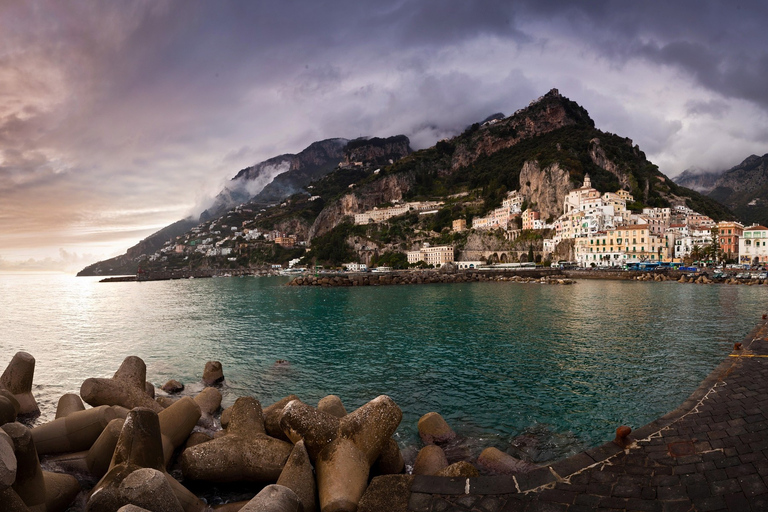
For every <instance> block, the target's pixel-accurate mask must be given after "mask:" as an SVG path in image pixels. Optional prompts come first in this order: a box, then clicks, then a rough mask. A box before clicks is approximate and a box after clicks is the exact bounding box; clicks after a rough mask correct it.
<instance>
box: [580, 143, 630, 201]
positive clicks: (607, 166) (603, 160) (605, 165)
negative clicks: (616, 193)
mask: <svg viewBox="0 0 768 512" xmlns="http://www.w3.org/2000/svg"><path fill="white" fill-rule="evenodd" d="M628 145H629V146H630V147H631V146H632V141H631V140H628ZM589 158H591V159H592V162H594V164H595V165H596V166H598V167H600V168H601V169H604V170H606V171H608V172H610V173H611V174H613V175H614V176H616V178H617V179H618V180H619V185H621V188H622V189H624V190H630V189H631V183H630V180H629V173H628V172H627V171H626V170H624V169H620V168H619V166H618V165H616V163H614V162H613V161H611V160H610V159H609V158H608V156H606V154H605V150H604V149H603V147H602V146H601V145H600V139H598V138H594V139H592V140H590V141H589Z"/></svg>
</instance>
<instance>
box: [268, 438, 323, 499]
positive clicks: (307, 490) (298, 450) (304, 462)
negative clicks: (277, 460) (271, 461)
mask: <svg viewBox="0 0 768 512" xmlns="http://www.w3.org/2000/svg"><path fill="white" fill-rule="evenodd" d="M277 484H278V485H283V486H285V487H288V488H289V489H290V490H292V491H293V492H295V493H296V496H298V498H299V501H300V502H301V504H302V507H303V509H304V512H315V510H317V501H316V499H315V496H316V495H317V485H316V484H315V474H314V471H313V470H312V463H311V462H310V461H309V455H308V454H307V449H306V448H305V447H304V441H299V442H298V443H296V445H295V446H294V447H293V450H292V451H291V455H290V456H289V457H288V461H287V462H286V463H285V467H284V468H283V471H282V472H281V473H280V478H278V479H277Z"/></svg>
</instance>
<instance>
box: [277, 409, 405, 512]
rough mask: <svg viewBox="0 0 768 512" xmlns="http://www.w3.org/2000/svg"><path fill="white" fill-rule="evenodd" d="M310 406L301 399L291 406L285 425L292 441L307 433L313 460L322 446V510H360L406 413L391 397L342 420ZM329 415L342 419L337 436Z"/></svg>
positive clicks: (318, 460)
mask: <svg viewBox="0 0 768 512" xmlns="http://www.w3.org/2000/svg"><path fill="white" fill-rule="evenodd" d="M306 407H307V406H306V404H302V403H301V402H299V401H298V400H294V401H293V402H291V403H289V404H288V405H287V406H285V408H284V409H283V416H282V418H281V419H280V424H281V425H282V426H283V427H284V430H286V434H288V436H289V437H291V435H292V434H294V435H295V434H296V433H298V434H300V435H301V437H302V438H303V439H304V443H305V444H306V446H307V452H308V453H309V454H310V457H311V456H312V452H313V451H315V450H316V449H317V447H322V448H321V449H320V451H319V452H318V453H317V456H316V457H315V469H316V472H317V488H318V491H319V495H320V510H322V512H339V511H349V512H354V511H355V510H356V509H357V504H358V502H359V501H360V498H361V497H362V496H363V493H364V492H365V488H366V486H367V483H368V474H369V472H370V468H371V465H372V464H373V463H374V461H375V460H376V459H377V458H378V457H379V455H380V454H381V451H382V449H383V448H384V445H385V444H386V443H387V440H388V439H389V438H390V437H391V436H392V434H394V432H395V429H397V426H398V425H399V424H400V420H401V419H402V417H403V413H402V411H401V410H400V408H399V407H398V406H397V404H395V402H394V401H393V400H392V399H391V398H389V397H388V396H386V395H381V396H379V397H377V398H374V399H373V400H371V401H370V402H368V403H367V404H365V405H363V406H361V407H360V408H358V409H357V410H355V411H353V412H352V413H350V414H347V415H346V416H344V417H343V418H341V419H340V420H339V419H336V418H335V417H333V416H330V415H327V414H323V413H321V412H319V411H316V410H314V412H313V413H312V412H310V411H309V410H307V409H306ZM310 409H311V408H310ZM329 417H330V418H333V420H336V421H338V428H337V429H336V431H335V432H329V429H328V426H329V425H330V424H331V423H332V422H331V421H328V418H329ZM313 419H314V420H316V421H313ZM289 432H290V433H289ZM318 436H319V437H318ZM310 447H312V449H311V450H310Z"/></svg>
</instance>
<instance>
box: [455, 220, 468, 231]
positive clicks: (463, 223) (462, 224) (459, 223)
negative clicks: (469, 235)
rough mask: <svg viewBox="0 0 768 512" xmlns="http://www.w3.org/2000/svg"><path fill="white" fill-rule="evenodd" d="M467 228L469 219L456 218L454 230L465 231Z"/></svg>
mask: <svg viewBox="0 0 768 512" xmlns="http://www.w3.org/2000/svg"><path fill="white" fill-rule="evenodd" d="M465 229H467V220H466V219H456V220H454V221H453V230H454V231H457V232H458V231H464V230H465Z"/></svg>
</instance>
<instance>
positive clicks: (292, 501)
mask: <svg viewBox="0 0 768 512" xmlns="http://www.w3.org/2000/svg"><path fill="white" fill-rule="evenodd" d="M240 511H241V512H303V509H302V506H301V501H299V497H298V496H296V493H295V492H293V491H292V490H290V489H289V488H287V487H284V486H282V485H277V484H272V485H268V486H266V487H265V488H263V489H262V490H261V491H259V494H257V495H256V496H254V497H253V499H252V500H251V501H249V502H248V503H247V504H246V505H245V506H244V507H243V508H241V509H240Z"/></svg>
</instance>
